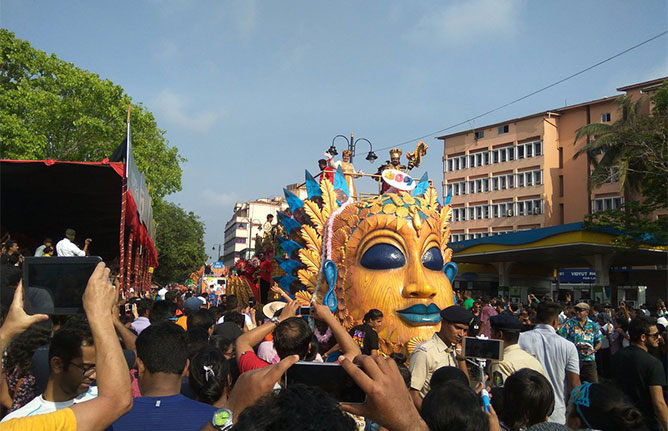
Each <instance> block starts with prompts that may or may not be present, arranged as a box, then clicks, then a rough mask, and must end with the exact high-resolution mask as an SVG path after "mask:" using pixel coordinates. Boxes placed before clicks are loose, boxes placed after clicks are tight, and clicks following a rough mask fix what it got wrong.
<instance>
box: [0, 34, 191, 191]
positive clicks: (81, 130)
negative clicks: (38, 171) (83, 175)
mask: <svg viewBox="0 0 668 431" xmlns="http://www.w3.org/2000/svg"><path fill="white" fill-rule="evenodd" d="M130 104H132V100H131V98H130V96H128V95H127V94H125V92H124V91H123V88H121V87H120V86H118V85H115V84H114V83H113V82H111V81H109V80H103V79H101V78H100V77H99V76H98V75H97V74H94V73H91V72H88V71H85V70H82V69H79V68H77V67H75V66H74V65H73V64H71V63H68V62H65V61H63V60H61V59H59V58H58V57H56V56H55V55H54V54H51V55H48V54H46V53H45V52H43V51H39V50H36V49H34V48H33V47H32V46H30V43H28V42H26V41H22V40H20V39H16V38H15V37H14V34H13V33H11V32H9V31H7V30H5V29H0V157H2V158H8V159H19V158H20V159H28V160H42V159H55V160H75V161H99V160H102V159H104V158H105V157H109V156H110V155H111V153H112V152H113V151H114V149H115V148H116V147H117V146H118V145H120V144H121V143H122V142H123V138H124V136H125V130H126V126H125V122H126V117H127V109H128V105H130ZM131 124H132V145H133V150H134V154H135V158H136V160H137V165H138V167H139V170H140V171H142V172H144V173H145V174H146V178H147V182H148V183H149V184H150V188H151V195H152V196H154V197H163V196H165V195H167V194H170V193H174V192H176V191H179V190H181V168H180V166H179V164H180V163H181V162H183V161H184V158H183V157H182V156H181V155H180V154H179V152H178V150H177V148H176V147H171V146H170V145H169V143H168V141H167V139H166V138H165V131H164V130H161V129H159V128H158V126H157V123H156V121H155V118H154V117H153V114H151V112H149V111H148V110H147V109H146V108H145V107H144V106H142V105H140V104H139V105H138V104H132V110H131Z"/></svg>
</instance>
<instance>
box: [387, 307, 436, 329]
mask: <svg viewBox="0 0 668 431" xmlns="http://www.w3.org/2000/svg"><path fill="white" fill-rule="evenodd" d="M397 314H398V315H399V317H401V318H402V319H404V320H406V321H408V322H410V323H413V324H436V323H438V322H440V321H441V309H440V308H438V307H437V306H436V304H429V306H426V305H424V304H415V305H411V306H410V307H408V308H404V309H403V310H397Z"/></svg>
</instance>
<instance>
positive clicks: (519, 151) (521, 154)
mask: <svg viewBox="0 0 668 431" xmlns="http://www.w3.org/2000/svg"><path fill="white" fill-rule="evenodd" d="M517 158H518V159H523V158H524V145H518V146H517Z"/></svg>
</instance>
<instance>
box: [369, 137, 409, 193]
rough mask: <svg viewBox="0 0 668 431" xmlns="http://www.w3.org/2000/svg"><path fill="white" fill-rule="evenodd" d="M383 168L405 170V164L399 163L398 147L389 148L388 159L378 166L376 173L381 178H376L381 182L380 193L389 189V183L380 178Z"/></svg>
mask: <svg viewBox="0 0 668 431" xmlns="http://www.w3.org/2000/svg"><path fill="white" fill-rule="evenodd" d="M385 169H396V170H399V171H404V172H405V171H406V166H404V165H402V164H401V150H400V149H399V148H392V149H391V150H390V160H387V161H386V162H385V164H384V165H381V166H380V167H379V168H378V172H377V173H376V174H377V175H381V178H378V181H380V184H381V189H380V193H381V194H383V193H385V192H387V191H388V190H389V189H390V185H389V184H387V183H386V182H385V181H383V179H382V175H383V171H384V170H385Z"/></svg>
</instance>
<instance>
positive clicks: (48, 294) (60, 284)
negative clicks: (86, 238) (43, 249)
mask: <svg viewBox="0 0 668 431" xmlns="http://www.w3.org/2000/svg"><path fill="white" fill-rule="evenodd" d="M100 262H102V258H101V257H99V256H85V257H26V258H25V259H24V260H23V289H24V307H25V310H26V312H27V313H30V314H37V313H43V314H80V313H83V303H82V300H81V299H82V296H83V293H84V290H86V285H87V284H88V279H89V278H90V276H91V275H92V274H93V271H94V270H95V267H96V266H97V264H98V263H100Z"/></svg>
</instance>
